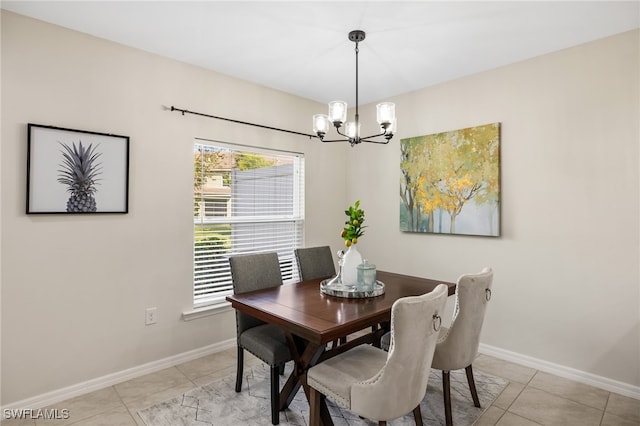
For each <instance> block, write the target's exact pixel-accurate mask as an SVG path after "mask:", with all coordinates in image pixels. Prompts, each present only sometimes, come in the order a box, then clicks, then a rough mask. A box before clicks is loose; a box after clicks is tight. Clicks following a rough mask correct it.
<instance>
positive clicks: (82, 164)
mask: <svg viewBox="0 0 640 426" xmlns="http://www.w3.org/2000/svg"><path fill="white" fill-rule="evenodd" d="M27 133H28V140H27V214H36V213H67V214H84V213H127V212H128V206H129V189H128V187H129V137H128V136H118V135H112V134H106V133H98V132H89V131H83V130H74V129H65V128H61V127H53V126H42V125H38V124H31V123H29V125H28V130H27Z"/></svg>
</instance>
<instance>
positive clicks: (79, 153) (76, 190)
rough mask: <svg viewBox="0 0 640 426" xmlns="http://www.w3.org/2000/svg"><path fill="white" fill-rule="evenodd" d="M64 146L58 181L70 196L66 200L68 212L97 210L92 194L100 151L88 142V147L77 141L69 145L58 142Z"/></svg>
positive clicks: (93, 192)
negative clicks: (63, 185)
mask: <svg viewBox="0 0 640 426" xmlns="http://www.w3.org/2000/svg"><path fill="white" fill-rule="evenodd" d="M59 143H60V145H62V147H63V148H64V150H61V152H62V157H63V161H62V163H61V164H60V167H62V169H61V170H58V171H59V172H60V174H59V178H58V182H60V183H62V184H65V185H67V191H69V192H70V193H71V196H70V197H69V199H68V200H67V212H68V213H91V212H95V211H96V210H97V205H96V199H95V197H94V196H93V195H94V194H95V192H96V185H97V181H98V180H99V179H97V177H98V175H100V173H101V167H100V166H101V164H102V163H98V162H97V159H98V157H100V155H101V153H100V152H96V148H97V146H96V147H94V146H93V144H90V145H89V146H88V147H85V146H83V145H82V141H79V143H78V146H76V144H75V143H73V144H72V146H71V147H70V146H69V145H67V144H64V143H62V142H59Z"/></svg>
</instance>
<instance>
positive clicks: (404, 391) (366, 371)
mask: <svg viewBox="0 0 640 426" xmlns="http://www.w3.org/2000/svg"><path fill="white" fill-rule="evenodd" d="M447 293H448V289H447V286H446V285H444V284H440V285H439V286H437V287H436V288H435V289H434V290H433V291H432V292H430V293H427V294H424V295H422V296H412V297H405V298H401V299H398V300H397V301H396V302H395V303H394V304H393V306H392V308H391V335H390V337H391V339H390V344H391V347H390V349H389V352H385V351H383V350H382V349H379V348H376V347H374V346H370V345H360V346H356V347H355V348H353V349H350V350H348V351H346V352H343V353H341V354H339V355H336V356H335V357H333V358H329V359H328V360H326V361H324V362H322V363H320V364H318V365H316V366H314V367H312V368H311V369H309V371H308V373H307V383H308V384H309V386H310V398H309V399H310V401H311V412H310V415H309V417H310V424H311V425H316V424H319V422H320V407H321V403H322V400H323V399H324V398H325V397H328V398H330V399H331V400H333V401H334V402H336V403H337V404H338V405H340V406H342V407H344V408H347V409H349V410H351V411H352V412H354V413H355V414H357V415H359V416H362V417H366V418H368V419H371V420H376V421H378V422H379V423H380V424H381V425H384V424H386V421H387V420H391V419H395V418H398V417H401V416H403V415H405V414H407V413H410V412H411V411H413V414H414V416H415V421H416V424H418V425H422V416H421V413H420V402H421V401H422V399H423V398H424V396H425V394H426V392H427V382H428V381H429V371H430V368H429V366H430V365H431V359H432V357H433V351H434V350H435V346H436V341H437V338H438V329H439V327H440V322H441V319H440V314H441V312H442V311H443V309H444V305H445V302H446V299H447ZM416 347H420V348H421V349H422V350H419V351H417V350H416Z"/></svg>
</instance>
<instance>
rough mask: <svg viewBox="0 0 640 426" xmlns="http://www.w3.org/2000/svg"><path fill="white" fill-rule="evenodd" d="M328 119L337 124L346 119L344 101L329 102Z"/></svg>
mask: <svg viewBox="0 0 640 426" xmlns="http://www.w3.org/2000/svg"><path fill="white" fill-rule="evenodd" d="M329 120H331V122H332V123H333V124H334V125H336V124H337V125H338V126H341V125H342V124H343V123H344V122H345V121H347V103H346V102H344V101H332V102H329Z"/></svg>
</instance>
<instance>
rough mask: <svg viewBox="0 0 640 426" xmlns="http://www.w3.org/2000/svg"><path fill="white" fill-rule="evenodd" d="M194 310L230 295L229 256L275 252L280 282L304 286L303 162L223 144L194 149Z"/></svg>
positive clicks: (296, 155) (296, 156)
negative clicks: (299, 254) (299, 257)
mask: <svg viewBox="0 0 640 426" xmlns="http://www.w3.org/2000/svg"><path fill="white" fill-rule="evenodd" d="M193 209H194V228H193V229H194V251H193V253H194V269H193V271H194V279H193V282H194V290H193V291H194V295H193V300H194V307H202V306H206V305H211V304H215V303H220V302H223V301H224V298H225V296H227V295H228V294H231V293H232V291H233V288H232V283H231V272H230V269H229V257H230V256H233V255H237V254H249V253H261V252H268V251H275V252H277V253H278V258H279V260H280V269H281V272H282V278H283V281H284V282H285V283H286V282H295V281H298V280H299V276H298V266H297V264H296V259H295V255H294V249H296V248H298V247H301V246H302V241H303V227H304V157H303V155H302V154H299V153H291V152H283V151H271V150H265V149H258V148H250V147H244V146H234V145H229V144H223V143H220V142H211V141H202V140H197V141H196V142H195V144H194V206H193Z"/></svg>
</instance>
